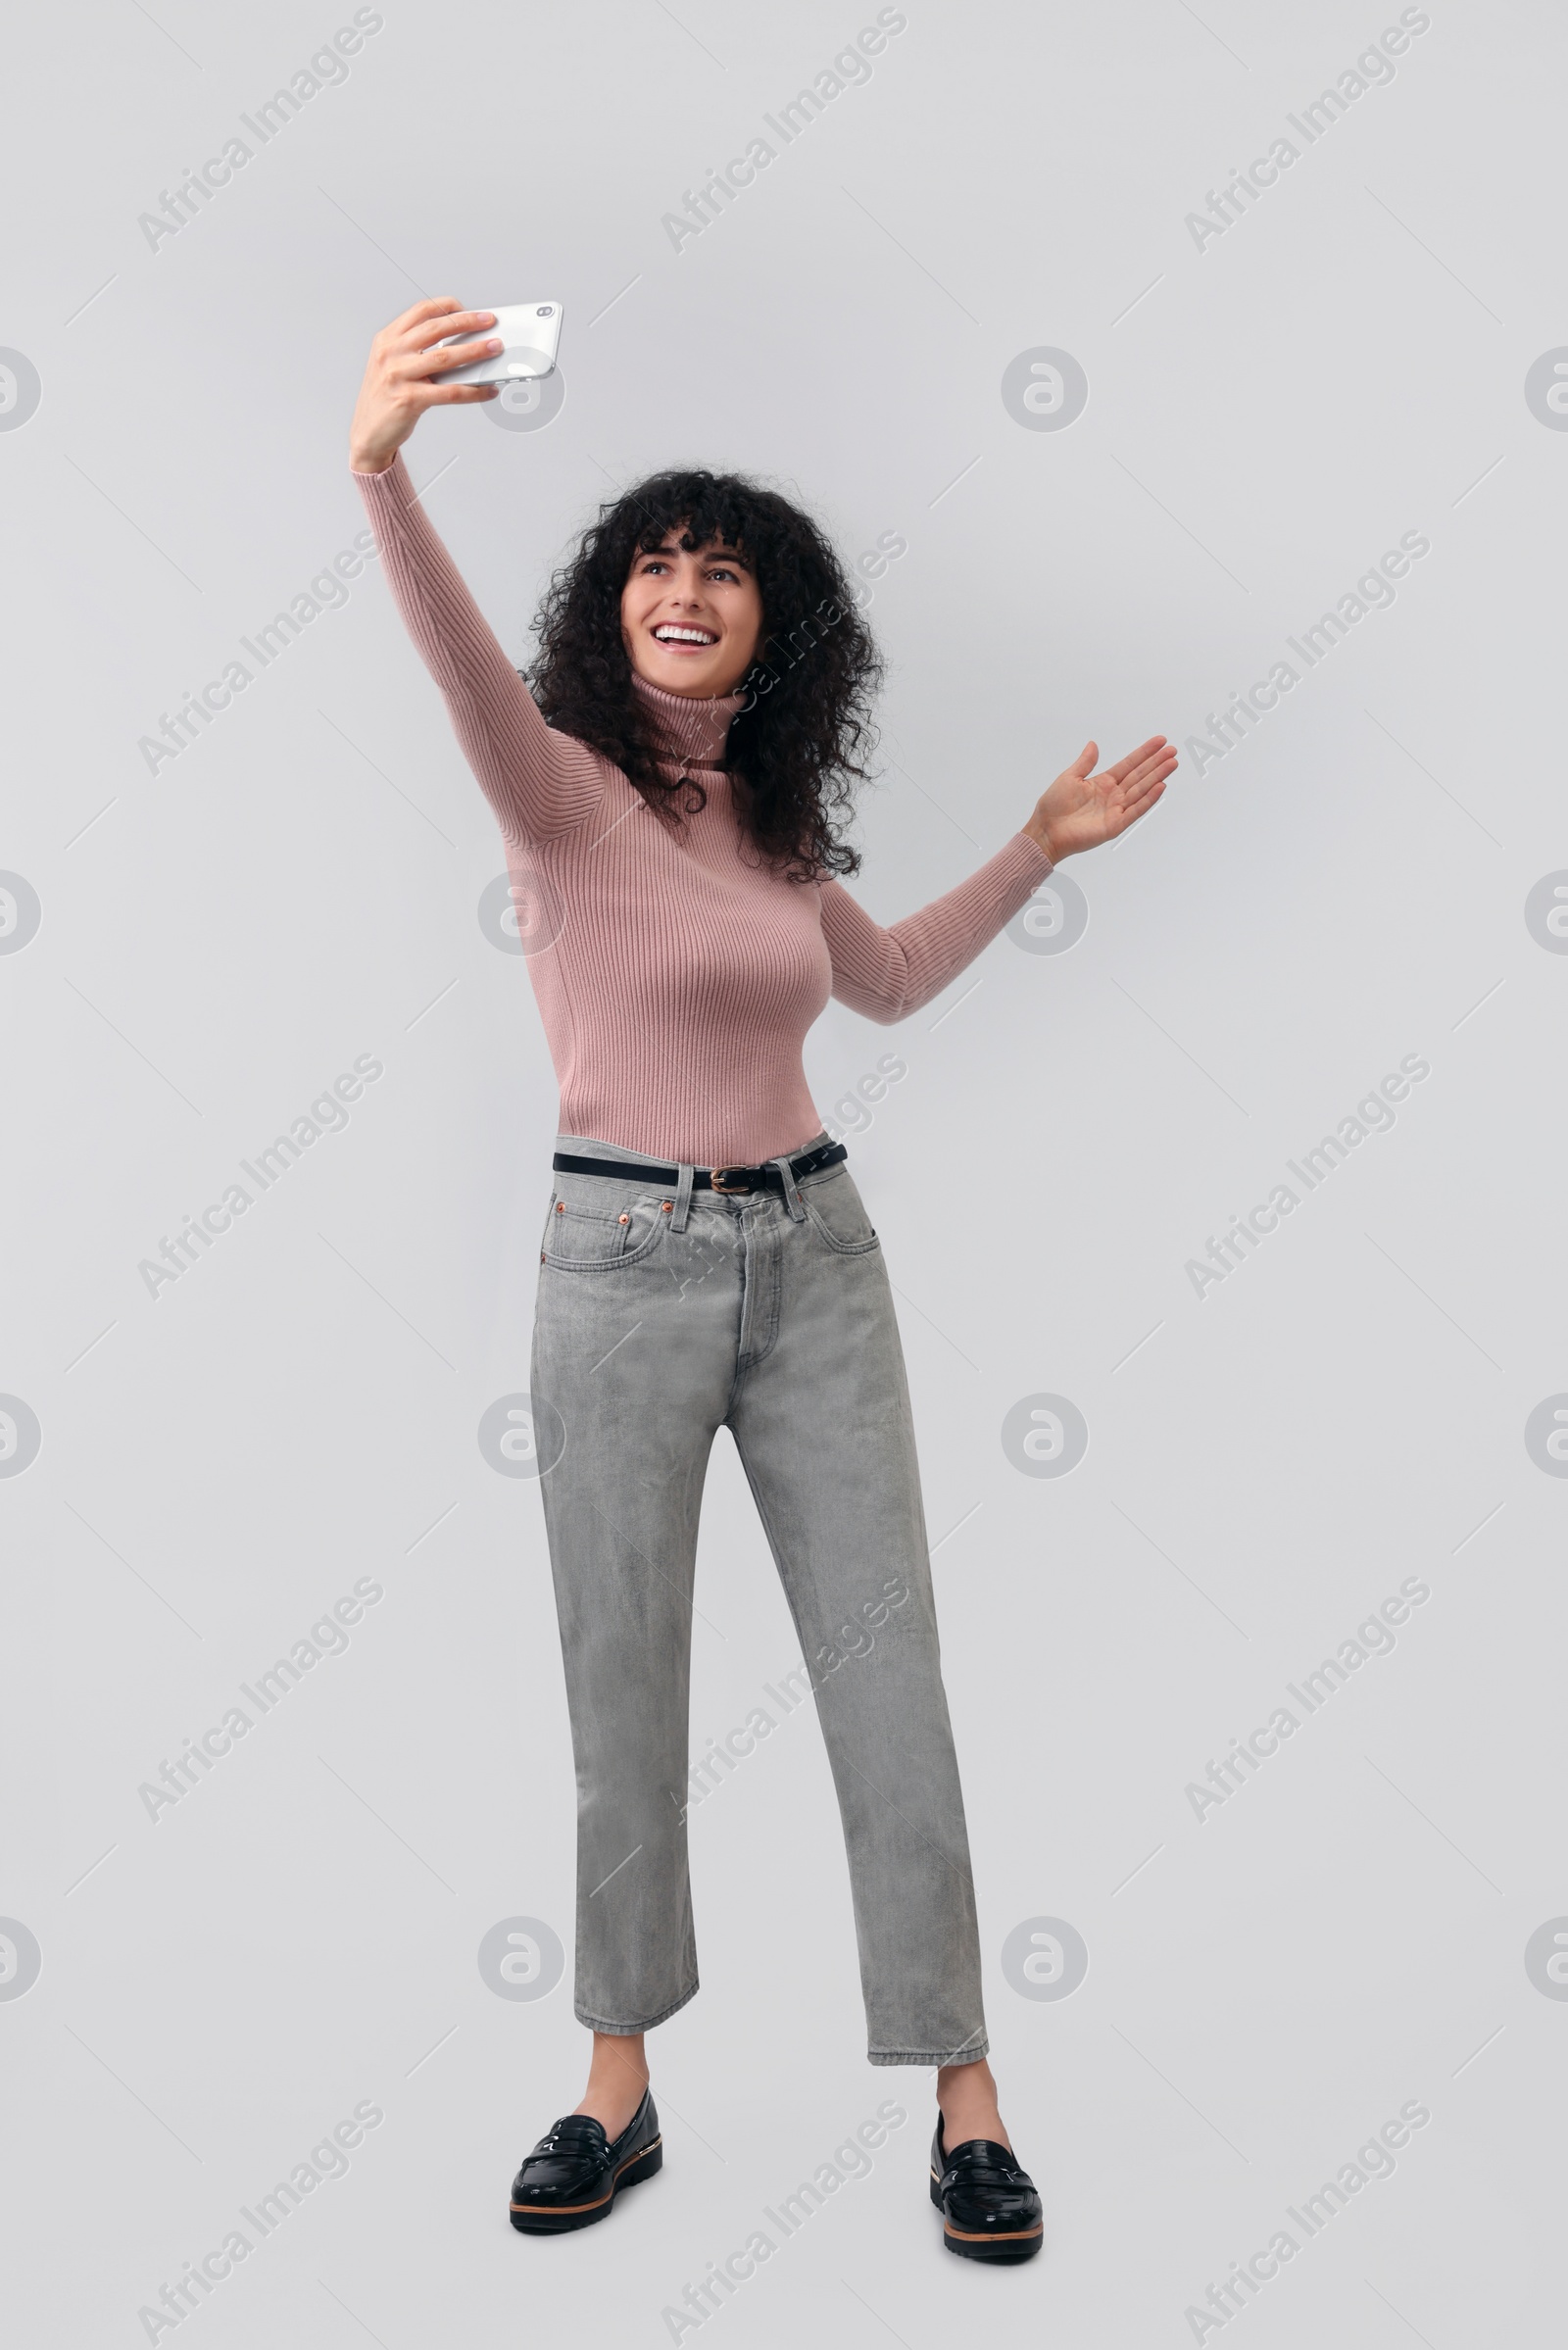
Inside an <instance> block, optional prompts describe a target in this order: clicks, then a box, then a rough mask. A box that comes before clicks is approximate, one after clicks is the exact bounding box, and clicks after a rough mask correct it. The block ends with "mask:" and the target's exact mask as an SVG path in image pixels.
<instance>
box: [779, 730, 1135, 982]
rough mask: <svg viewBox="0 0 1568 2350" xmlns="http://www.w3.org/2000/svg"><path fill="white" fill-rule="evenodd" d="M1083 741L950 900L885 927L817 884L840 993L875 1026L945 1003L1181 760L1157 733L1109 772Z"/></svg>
mask: <svg viewBox="0 0 1568 2350" xmlns="http://www.w3.org/2000/svg"><path fill="white" fill-rule="evenodd" d="M1098 757H1099V749H1098V746H1097V745H1096V744H1094V743H1086V744H1085V745H1084V747H1083V750H1082V751H1081V752H1080V753H1079V755H1078V757H1077V758H1076V759H1074V760H1073V763H1072V765H1071V766H1070V767H1064V768H1063V769H1062V772H1061V773H1060V774H1059V775H1058V776H1057V777H1056V779H1055V781H1054V783H1053V784H1052V785H1051V786H1050V787H1049V789H1048V790H1046V791H1045V792H1043V793H1042V794H1041V796H1040V799H1039V801H1038V803H1037V804H1036V807H1035V811H1034V813H1033V815H1032V816H1031V817H1030V818H1029V821H1028V823H1027V824H1025V825H1024V826H1023V828H1022V830H1021V831H1019V832H1015V833H1014V834H1013V836H1012V838H1011V840H1010V841H1008V843H1007V845H1006V847H1005V848H1004V849H999V850H998V852H997V854H996V856H995V857H992V858H991V859H990V860H989V862H987V863H986V864H983V865H982V866H981V867H980V870H979V871H978V872H977V873H971V874H970V876H969V878H968V880H967V881H960V882H959V884H958V886H957V888H956V890H949V892H948V894H947V896H946V897H945V898H935V899H933V900H932V902H931V904H930V905H929V906H921V908H920V911H919V912H918V913H917V914H907V915H906V916H905V918H904V920H903V921H902V922H895V923H894V925H893V927H892V929H891V930H884V929H883V928H882V927H881V925H880V924H879V923H876V922H873V921H872V919H871V917H870V915H869V914H868V913H866V912H864V911H863V910H862V908H861V907H860V906H858V905H857V904H856V902H855V900H854V899H853V898H852V897H851V896H850V893H849V891H848V890H846V889H844V888H842V887H841V886H840V884H839V883H838V882H836V881H831V880H829V881H824V882H822V883H820V884H819V887H820V889H821V893H822V935H823V937H824V938H825V939H826V940H827V944H828V952H829V954H830V955H832V957H833V993H834V995H835V996H837V998H838V1000H839V1002H840V1003H841V1004H848V1005H849V1006H850V1009H851V1010H852V1011H858V1012H863V1013H864V1014H865V1017H866V1018H867V1019H868V1020H882V1021H884V1022H886V1021H892V1020H902V1019H903V1018H904V1017H905V1015H906V1013H907V1012H911V1011H918V1010H919V1008H920V1006H921V1004H929V1003H930V1001H931V999H932V997H933V996H939V995H940V994H941V993H942V990H943V989H944V988H945V987H946V986H947V984H948V982H949V980H950V979H956V978H957V976H958V973H959V972H960V971H962V970H964V969H966V968H967V966H968V965H969V964H970V963H972V962H973V960H974V958H975V956H976V955H978V954H979V952H980V950H981V948H982V947H985V946H989V944H990V942H991V941H992V940H993V939H994V938H995V937H996V935H997V933H998V931H999V930H1001V929H1002V928H1003V927H1004V926H1005V924H1006V923H1008V922H1010V921H1011V919H1012V917H1013V915H1014V914H1015V913H1016V912H1017V911H1018V909H1019V907H1020V906H1023V905H1025V904H1026V903H1027V902H1028V900H1029V898H1030V897H1031V896H1032V894H1033V892H1034V891H1035V890H1036V889H1038V888H1039V886H1040V884H1041V882H1042V881H1044V879H1045V877H1046V875H1047V874H1048V873H1049V872H1051V871H1052V870H1053V869H1054V866H1056V865H1058V864H1059V863H1060V862H1061V859H1062V858H1063V857H1075V856H1077V855H1078V854H1079V853H1080V852H1081V851H1083V850H1085V849H1095V848H1098V847H1099V846H1100V845H1101V844H1102V843H1103V842H1104V841H1111V840H1114V839H1115V838H1116V837H1117V835H1118V834H1120V833H1123V832H1125V831H1126V830H1127V827H1128V826H1129V824H1136V823H1137V821H1138V819H1139V817H1140V816H1146V815H1147V814H1148V813H1149V811H1150V809H1151V808H1153V807H1154V806H1155V804H1156V803H1157V801H1158V800H1159V799H1160V797H1161V795H1162V794H1163V792H1164V789H1165V783H1166V779H1167V777H1168V776H1170V775H1171V774H1172V773H1173V771H1174V769H1175V766H1176V754H1175V752H1174V750H1172V748H1171V746H1170V744H1169V743H1168V742H1167V741H1166V740H1165V737H1164V736H1163V735H1162V734H1153V735H1151V736H1150V738H1149V740H1148V742H1147V743H1141V744H1140V745H1139V747H1138V749H1137V750H1136V751H1129V752H1128V754H1127V756H1126V758H1125V759H1118V760H1117V761H1116V764H1115V765H1114V766H1113V767H1107V768H1106V769H1105V770H1104V772H1103V774H1100V775H1097V774H1096V773H1095V772H1094V764H1095V760H1096V759H1097V758H1098Z"/></svg>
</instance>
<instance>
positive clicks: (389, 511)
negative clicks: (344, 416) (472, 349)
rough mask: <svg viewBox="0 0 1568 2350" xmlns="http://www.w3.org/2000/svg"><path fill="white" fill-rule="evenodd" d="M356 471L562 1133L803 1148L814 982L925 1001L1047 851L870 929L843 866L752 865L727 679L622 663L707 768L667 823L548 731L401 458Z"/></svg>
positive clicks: (687, 1149) (567, 739)
mask: <svg viewBox="0 0 1568 2350" xmlns="http://www.w3.org/2000/svg"><path fill="white" fill-rule="evenodd" d="M355 478H356V479H357V480H358V482H359V485H360V489H361V492H362V493H363V495H364V499H365V503H366V506H367V508H368V512H369V515H370V520H371V523H372V524H373V526H374V530H375V536H376V542H377V544H378V546H379V548H380V551H381V560H382V567H383V569H384V571H385V573H386V576H387V578H388V580H389V581H390V583H391V587H392V593H393V595H394V596H395V597H396V599H397V603H398V608H399V610H400V612H402V614H403V618H404V620H405V622H406V624H407V626H408V630H409V634H410V635H411V636H412V637H413V639H414V641H415V644H416V645H417V647H418V650H419V652H420V654H421V656H422V657H423V660H424V662H425V665H426V667H427V668H428V669H429V671H430V673H431V675H432V676H433V677H434V679H435V681H436V683H437V685H438V686H439V687H440V688H441V691H442V693H443V694H444V696H445V697H446V704H447V709H448V710H449V711H450V712H451V716H452V722H453V725H454V727H455V728H456V730H457V736H458V740H459V742H460V743H461V744H462V746H463V751H464V756H465V757H466V759H467V761H468V764H469V766H470V767H471V768H472V769H473V772H474V774H475V776H476V777H477V778H478V781H479V784H480V787H481V789H482V790H483V792H484V793H485V796H486V798H487V799H488V800H489V802H490V805H491V807H492V808H494V809H495V811H496V814H497V816H498V817H499V818H500V820H501V830H502V834H503V837H504V838H505V841H506V845H507V861H508V865H509V867H510V870H511V873H512V879H513V887H514V896H515V901H516V904H517V906H518V915H519V922H520V925H521V927H522V930H523V936H524V942H525V944H526V946H527V948H528V972H529V976H530V978H531V979H532V981H533V988H534V994H535V996H536V998H537V1000H538V1004H539V1009H540V1012H541V1014H542V1016H543V1019H544V1025H545V1034H546V1037H547V1038H548V1040H549V1045H550V1055H551V1058H552V1060H553V1061H554V1063H555V1068H556V1076H557V1078H558V1080H559V1082H560V1086H561V1109H560V1126H561V1130H562V1131H563V1132H564V1133H568V1134H580V1135H591V1136H595V1137H597V1138H598V1139H599V1140H600V1141H602V1142H607V1143H619V1144H622V1145H623V1146H624V1147H625V1148H627V1149H628V1150H633V1151H647V1152H648V1153H649V1155H650V1156H651V1157H655V1158H659V1159H662V1160H664V1161H666V1162H668V1161H678V1160H682V1159H684V1160H687V1161H689V1162H691V1163H693V1164H695V1165H697V1166H700V1167H712V1166H724V1165H731V1166H737V1165H755V1164H759V1163H760V1162H761V1161H762V1160H764V1159H768V1158H774V1157H777V1156H778V1155H779V1154H780V1153H781V1152H783V1151H798V1150H800V1149H801V1148H802V1146H803V1145H804V1144H806V1143H808V1142H809V1140H810V1139H811V1137H812V1136H813V1135H814V1134H816V1133H817V1132H818V1131H819V1129H820V1127H821V1125H822V1120H821V1118H820V1117H819V1116H818V1114H817V1112H816V1109H815V1107H814V1106H813V1104H812V1102H811V1097H810V1094H809V1091H808V1089H807V1083H806V1073H805V1070H804V1069H803V1067H802V1065H801V1049H802V1045H803V1043H804V1041H805V1037H806V1032H807V1030H808V1029H809V1027H810V1025H811V1023H812V1021H813V1020H815V1018H816V1017H817V1015H818V1013H819V1012H820V1011H821V1010H822V1007H823V1005H824V1004H826V1003H827V1000H828V997H829V996H830V995H833V996H836V997H837V998H838V999H839V1001H840V1003H841V1004H849V1005H850V1007H851V1009H852V1010H854V1011H858V1012H863V1013H864V1014H865V1016H866V1017H867V1018H868V1019H872V1020H882V1021H891V1020H900V1019H903V1018H904V1017H905V1015H906V1014H907V1013H908V1012H912V1011H917V1010H918V1009H919V1007H920V1005H921V1004H927V1003H929V1002H930V1000H931V998H932V997H933V996H936V995H938V994H940V992H941V990H942V989H943V988H945V987H946V986H947V985H948V983H949V982H950V980H953V979H956V977H957V975H958V973H959V972H960V971H961V970H963V969H964V967H965V966H966V965H967V964H968V963H970V962H971V961H972V960H973V959H974V957H975V955H978V954H979V952H980V950H981V948H982V947H984V946H986V945H987V944H988V942H989V941H990V940H992V939H993V938H995V937H996V935H997V933H998V931H999V930H1001V929H1002V928H1003V926H1004V924H1005V923H1006V922H1007V921H1009V920H1010V919H1011V917H1012V916H1013V915H1014V914H1015V913H1016V912H1017V911H1018V909H1019V907H1020V906H1023V905H1024V904H1025V902H1026V901H1027V899H1028V898H1029V897H1030V895H1031V893H1032V892H1033V891H1034V890H1035V889H1036V888H1037V887H1038V886H1039V884H1040V882H1041V881H1042V880H1043V879H1044V878H1045V876H1046V875H1047V874H1048V873H1049V872H1050V871H1051V869H1052V867H1051V860H1050V858H1049V857H1047V856H1046V854H1045V852H1044V851H1043V850H1042V849H1040V848H1038V847H1037V846H1036V844H1035V843H1034V841H1032V840H1031V839H1030V837H1029V835H1028V834H1027V833H1025V832H1018V833H1015V834H1014V835H1013V837H1012V839H1011V840H1010V841H1008V842H1007V844H1006V846H1005V848H1004V849H1002V850H1001V851H999V853H998V854H997V855H996V856H995V857H992V858H991V859H990V861H989V862H988V863H986V864H983V865H982V866H981V867H980V869H979V871H978V872H975V873H972V874H971V875H970V876H969V878H968V880H967V881H964V882H960V883H959V885H958V887H957V888H956V889H955V890H950V891H949V892H948V894H947V896H946V897H943V898H938V899H936V900H935V901H934V902H933V904H931V905H930V906H922V907H921V909H920V911H919V912H918V913H914V914H909V915H907V917H906V919H905V920H904V921H902V922H895V923H894V924H893V926H892V928H891V929H887V930H884V929H883V928H881V927H880V925H879V924H877V923H875V922H873V921H872V920H871V918H870V916H869V915H868V914H866V913H865V912H863V911H862V909H861V907H860V906H858V904H857V902H856V900H855V899H854V898H852V897H851V895H850V893H849V892H848V891H847V890H846V889H844V888H843V887H842V885H841V884H840V883H839V882H837V881H835V880H832V879H831V878H829V879H824V880H822V881H819V882H814V883H807V884H802V883H800V882H791V881H787V880H785V879H783V878H782V877H781V876H780V875H778V874H777V873H774V872H771V871H769V869H768V868H767V867H766V865H765V864H759V863H758V862H756V861H751V862H748V861H747V858H748V857H750V858H751V859H753V860H756V858H757V857H758V852H757V851H756V850H755V848H752V846H751V844H750V842H749V840H748V838H747V836H746V835H745V834H744V833H743V831H742V828H741V825H740V821H739V818H738V815H737V804H736V800H735V798H734V797H733V796H732V795H733V792H734V790H735V789H736V788H737V787H734V786H732V784H731V780H730V778H729V777H728V776H727V775H725V774H724V773H722V771H720V770H718V769H713V770H712V771H711V772H709V771H707V770H708V768H709V767H710V765H711V762H712V761H713V760H715V759H721V758H722V757H723V753H724V744H725V740H726V737H727V735H728V733H729V723H730V719H731V718H732V717H733V715H734V714H735V712H736V710H738V709H739V708H740V700H741V698H740V696H739V695H738V694H731V695H728V696H726V697H724V698H722V699H720V700H718V701H707V702H704V701H696V700H688V699H686V698H684V697H682V696H680V695H676V694H665V693H662V692H660V690H659V689H658V688H657V687H655V686H651V685H648V684H646V683H645V682H644V681H643V679H641V678H634V679H633V684H634V686H635V688H636V691H637V693H638V694H639V696H640V697H641V699H642V701H643V703H644V704H645V706H646V707H647V708H648V710H650V711H651V712H652V713H653V715H654V717H655V719H656V721H657V724H658V727H659V731H660V734H661V736H662V745H663V750H664V754H665V758H666V759H667V762H668V766H669V770H670V772H671V773H679V772H681V771H682V770H683V768H685V767H691V766H701V767H703V768H704V769H705V772H704V773H703V776H702V781H703V784H704V786H705V787H706V790H707V793H708V805H707V806H706V808H702V809H701V810H699V811H698V812H697V813H696V814H692V815H688V816H687V817H686V818H685V820H684V824H683V827H682V829H681V830H680V831H679V832H672V831H671V830H670V829H669V827H668V826H667V824H666V823H664V822H663V821H662V820H661V819H660V818H659V817H658V816H656V815H655V814H654V813H653V812H652V811H651V809H650V808H648V806H647V803H646V802H645V801H644V800H643V798H642V796H641V795H640V793H638V792H637V791H636V790H634V789H633V787H632V785H631V784H630V783H629V782H628V781H627V779H626V777H625V776H624V775H623V774H622V772H621V770H620V769H619V768H618V767H616V766H613V765H612V764H611V762H610V761H609V760H608V759H602V758H601V757H600V756H599V754H598V753H597V752H593V751H590V750H588V749H587V747H586V746H585V745H584V744H582V743H579V742H577V741H575V740H574V739H573V738H572V737H571V736H570V735H565V734H558V733H556V732H555V731H554V730H553V729H552V728H550V727H549V726H547V725H546V724H545V722H544V719H543V718H542V717H541V716H540V714H539V710H538V707H537V705H536V704H535V703H534V700H533V698H532V696H531V695H530V694H529V692H528V690H527V688H526V687H525V686H524V684H523V683H522V680H521V679H520V678H519V677H518V675H517V672H516V670H515V668H514V667H513V665H512V663H511V661H508V659H507V657H506V655H505V653H504V652H503V651H502V649H501V646H500V645H499V644H498V643H497V641H496V638H495V636H494V635H493V633H492V631H491V629H490V627H489V625H488V623H487V622H486V620H485V619H484V616H483V614H482V613H481V612H480V611H479V609H478V606H477V605H476V604H475V603H474V601H473V598H472V597H471V596H470V595H469V593H468V591H467V589H466V587H465V585H464V583H463V580H462V578H461V576H460V574H459V572H458V570H457V568H456V566H455V565H454V563H453V562H452V559H451V557H450V556H449V555H448V553H447V551H446V548H445V547H444V546H443V545H442V543H441V541H440V539H439V538H438V537H437V535H436V533H435V531H434V529H433V528H432V527H431V524H430V520H429V517H428V515H427V514H426V513H425V511H424V508H423V506H422V505H418V504H417V503H416V502H415V493H414V487H413V484H412V482H411V481H410V479H409V475H408V472H407V470H406V468H405V466H404V464H403V460H402V459H401V457H400V458H398V459H397V460H396V462H395V463H394V464H393V465H391V466H389V468H388V469H387V470H386V471H385V472H384V473H360V474H357V475H356V476H355ZM738 788H739V789H740V790H744V788H745V787H744V785H740V786H739V787H738Z"/></svg>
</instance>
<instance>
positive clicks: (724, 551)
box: [638, 540, 754, 571]
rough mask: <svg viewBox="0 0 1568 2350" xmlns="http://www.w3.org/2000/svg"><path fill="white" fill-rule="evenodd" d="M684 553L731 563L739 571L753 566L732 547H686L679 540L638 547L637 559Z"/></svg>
mask: <svg viewBox="0 0 1568 2350" xmlns="http://www.w3.org/2000/svg"><path fill="white" fill-rule="evenodd" d="M686 554H694V555H701V556H702V558H703V560H704V562H705V563H733V564H734V565H735V567H736V569H737V570H741V571H750V570H752V569H753V568H754V566H753V565H752V564H751V563H748V561H747V559H746V557H745V556H744V555H741V554H739V553H737V551H736V550H735V549H734V548H733V547H718V546H713V545H710V546H707V547H694V548H686V547H683V546H681V544H680V542H679V540H677V541H676V543H675V545H674V546H672V547H671V546H669V545H667V544H666V545H664V546H662V547H640V548H639V549H638V560H639V561H641V560H642V558H643V557H645V556H649V555H686Z"/></svg>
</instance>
